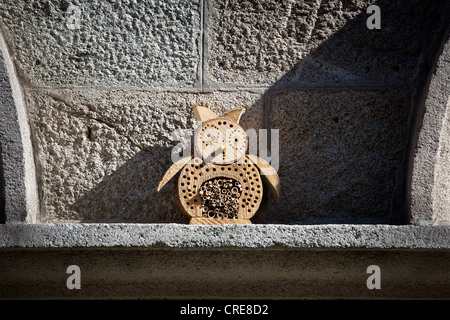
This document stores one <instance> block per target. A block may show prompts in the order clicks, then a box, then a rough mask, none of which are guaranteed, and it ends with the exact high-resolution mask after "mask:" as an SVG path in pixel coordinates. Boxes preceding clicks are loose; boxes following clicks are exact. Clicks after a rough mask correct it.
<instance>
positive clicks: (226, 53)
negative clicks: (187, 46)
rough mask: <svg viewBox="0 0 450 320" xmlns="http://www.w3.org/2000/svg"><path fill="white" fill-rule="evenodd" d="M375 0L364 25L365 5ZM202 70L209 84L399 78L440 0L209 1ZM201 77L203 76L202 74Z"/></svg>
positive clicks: (412, 61) (429, 29)
mask: <svg viewBox="0 0 450 320" xmlns="http://www.w3.org/2000/svg"><path fill="white" fill-rule="evenodd" d="M371 3H375V4H376V5H378V6H379V7H380V10H381V15H382V20H381V25H382V28H381V30H369V29H368V28H367V26H366V21H367V19H368V17H369V16H370V15H369V14H367V13H366V9H367V7H368V6H369V5H370V4H371ZM208 4H209V5H208V8H209V11H210V15H209V17H208V20H207V21H208V27H209V28H208V30H207V50H208V51H207V52H208V56H209V59H208V61H207V76H208V77H209V79H210V80H212V85H214V83H217V84H218V85H223V84H225V85H235V86H236V85H237V86H248V85H261V84H264V85H274V84H275V83H276V82H277V81H278V83H277V85H279V84H280V82H281V83H282V82H286V81H294V82H295V83H298V84H305V85H311V84H342V83H347V84H354V85H361V84H371V83H399V82H400V83H405V82H409V81H410V80H411V79H412V78H413V76H414V74H415V67H416V65H417V63H418V61H420V56H421V54H422V53H423V51H424V50H426V48H427V46H428V44H429V43H430V41H431V39H432V37H430V34H432V33H433V32H434V31H435V29H436V26H439V24H440V23H442V19H443V17H444V16H445V14H446V13H447V12H448V9H446V8H445V6H446V5H447V6H448V3H447V4H445V2H443V1H431V2H430V1H407V0H403V1H395V2H393V1H387V0H386V1H376V2H374V1H357V2H351V3H350V2H348V1H313V0H310V1H295V0H293V1H290V0H284V1H273V0H265V1H256V0H245V1H241V0H232V1H229V0H226V1H225V0H217V1H209V2H208ZM205 81H206V79H205Z"/></svg>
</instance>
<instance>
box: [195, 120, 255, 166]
mask: <svg viewBox="0 0 450 320" xmlns="http://www.w3.org/2000/svg"><path fill="white" fill-rule="evenodd" d="M247 140H248V138H247V133H246V132H245V130H244V129H243V128H242V127H241V126H240V125H239V124H238V123H237V122H235V121H232V120H230V119H225V118H217V119H212V120H208V121H206V122H204V123H203V124H202V125H201V127H200V128H198V130H197V133H196V135H195V148H196V150H197V152H198V154H199V155H200V156H201V157H202V158H203V160H204V161H205V162H206V163H212V164H231V163H234V162H237V161H238V160H239V159H242V158H244V157H245V153H246V151H247V144H248V141H247Z"/></svg>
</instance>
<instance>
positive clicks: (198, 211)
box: [157, 106, 280, 225]
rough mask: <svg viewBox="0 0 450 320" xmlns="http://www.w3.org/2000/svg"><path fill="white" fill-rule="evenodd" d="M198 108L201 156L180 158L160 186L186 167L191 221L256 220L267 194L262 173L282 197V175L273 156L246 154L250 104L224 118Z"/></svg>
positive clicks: (181, 184) (181, 192) (181, 195)
mask: <svg viewBox="0 0 450 320" xmlns="http://www.w3.org/2000/svg"><path fill="white" fill-rule="evenodd" d="M193 111H194V114H195V117H196V119H197V121H199V122H201V125H200V126H199V127H198V129H197V131H196V133H195V136H194V148H195V151H196V155H194V156H188V157H185V158H182V159H181V160H179V161H177V162H176V163H174V164H173V165H172V166H171V167H170V168H169V169H168V170H167V172H166V173H165V175H164V176H163V178H162V180H161V181H160V183H159V185H158V189H157V190H158V191H159V190H161V188H162V187H163V186H164V185H165V184H166V183H167V182H168V181H169V180H170V179H171V178H172V177H173V176H175V175H176V174H177V173H178V172H179V171H180V170H181V173H180V175H179V178H178V182H177V184H176V195H177V198H178V204H179V207H180V209H181V211H182V212H183V213H184V214H185V215H186V216H188V217H189V218H190V221H189V224H206V225H213V224H251V222H250V218H251V217H253V215H254V214H255V213H256V211H257V210H258V208H259V205H260V204H261V200H262V196H263V182H262V180H261V176H262V177H264V179H266V181H267V185H268V186H269V188H270V190H271V191H272V192H273V194H274V195H275V197H277V198H278V197H279V196H280V179H279V177H278V174H277V172H276V171H275V169H274V168H273V167H272V166H271V165H270V164H269V163H268V162H267V161H265V160H264V159H262V158H260V157H258V156H255V155H251V154H246V151H247V147H248V137H247V133H246V132H245V130H244V129H243V128H242V127H241V126H240V125H239V120H240V118H241V116H242V114H243V113H244V112H245V109H235V110H231V111H229V112H227V113H225V114H224V115H222V116H221V117H219V116H218V115H216V114H215V113H214V112H213V111H212V110H211V109H209V108H206V107H203V106H195V107H194V108H193Z"/></svg>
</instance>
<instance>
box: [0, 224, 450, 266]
mask: <svg viewBox="0 0 450 320" xmlns="http://www.w3.org/2000/svg"><path fill="white" fill-rule="evenodd" d="M0 235H1V237H0V248H85V247H88V248H100V247H103V248H113V247H114V248H120V247H127V248H129V247H135V248H216V249H218V248H222V249H223V248H235V249H236V248H268V249H270V248H272V249H282V248H284V249H288V248H291V249H295V248H297V249H299V248H303V249H313V248H315V249H320V248H322V249H326V248H328V249H331V248H335V249H338V248H353V249H358V248H360V249H361V248H366V249H377V248H378V249H394V248H396V249H450V241H449V237H450V228H449V227H446V226H433V227H431V226H390V225H345V224H342V225H309V226H301V225H280V224H276V225H271V224H265V225H256V224H253V225H220V226H201V225H184V224H172V223H163V224H133V223H114V224H100V223H89V224H85V223H77V224H70V223H67V224H64V223H57V224H34V225H0ZM0 270H1V268H0Z"/></svg>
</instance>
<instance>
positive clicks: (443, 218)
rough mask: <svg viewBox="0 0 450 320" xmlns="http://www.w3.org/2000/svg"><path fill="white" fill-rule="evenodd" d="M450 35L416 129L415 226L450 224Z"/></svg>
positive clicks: (411, 191) (413, 166)
mask: <svg viewBox="0 0 450 320" xmlns="http://www.w3.org/2000/svg"><path fill="white" fill-rule="evenodd" d="M449 33H450V29H449V32H448V33H447V38H446V39H447V41H446V43H445V44H444V45H443V47H442V52H441V54H440V56H439V57H438V59H437V61H436V65H435V68H434V69H433V70H432V74H431V80H430V83H429V86H428V88H427V89H426V96H425V99H424V101H423V103H422V105H421V106H420V109H419V110H418V120H417V123H416V125H415V126H416V127H415V133H414V136H415V138H416V140H413V145H412V148H413V151H414V152H413V153H412V155H411V160H412V163H411V168H410V170H411V172H410V173H409V174H410V176H409V190H408V191H409V192H408V194H409V195H410V198H409V199H408V200H409V203H408V205H409V209H410V219H411V222H412V223H414V224H450V203H449V198H450V194H449V181H450V176H449V172H450V163H449V160H448V159H449V148H450V135H449V130H450V129H449V128H450V122H449V114H450V111H449V110H450V94H449V92H450V81H449V74H450V41H449V40H448V39H449V38H448V34H449Z"/></svg>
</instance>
